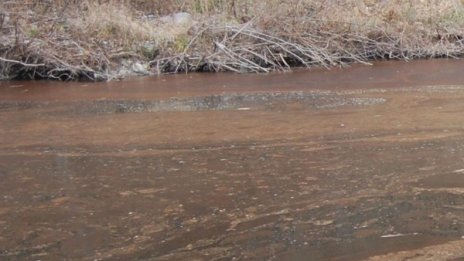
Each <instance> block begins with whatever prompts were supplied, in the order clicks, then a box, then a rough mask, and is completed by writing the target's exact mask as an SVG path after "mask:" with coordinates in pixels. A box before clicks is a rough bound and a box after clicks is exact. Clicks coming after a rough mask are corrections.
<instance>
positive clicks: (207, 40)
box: [0, 0, 464, 80]
mask: <svg viewBox="0 0 464 261" xmlns="http://www.w3.org/2000/svg"><path fill="white" fill-rule="evenodd" d="M181 11H182V12H188V13H190V14H191V15H192V20H191V21H189V22H188V23H186V24H185V23H183V24H177V23H175V22H174V20H172V19H171V20H170V19H168V18H169V17H168V16H167V15H169V14H172V13H175V12H181ZM463 29H464V7H463V3H462V2H461V1H460V0H449V1H438V0H409V1H400V0H364V1H357V0H322V1H316V0H283V1H277V0H269V1H256V0H217V1H212V0H184V1H181V0H176V1H168V2H167V4H166V1H161V0H152V1H149V0H106V1H104V0H102V1H98V2H96V1H77V0H76V1H64V0H57V1H50V0H17V1H12V0H11V1H4V2H2V3H0V31H1V35H0V79H11V78H31V79H36V78H46V79H61V80H71V79H87V80H109V79H113V78H118V77H121V76H124V75H125V74H128V73H130V72H131V68H132V67H131V65H132V64H134V63H139V64H141V65H142V66H143V67H145V69H147V70H148V71H150V72H152V73H172V72H186V71H234V72H269V71H272V70H287V69H289V68H291V67H294V66H307V67H311V66H326V67H330V66H340V65H343V64H347V63H352V62H358V63H366V64H367V63H369V62H370V61H372V60H376V59H401V60H410V59H418V58H435V57H460V56H462V55H463V54H464V38H463V37H464V30H463ZM121 68H125V70H122V69H121Z"/></svg>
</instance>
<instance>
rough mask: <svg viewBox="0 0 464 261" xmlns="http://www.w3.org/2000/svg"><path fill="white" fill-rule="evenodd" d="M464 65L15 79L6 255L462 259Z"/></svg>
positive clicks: (4, 131)
mask: <svg viewBox="0 0 464 261" xmlns="http://www.w3.org/2000/svg"><path fill="white" fill-rule="evenodd" d="M463 65H464V63H463V62H461V61H445V60H441V61H440V60H435V61H426V62H424V61H422V62H413V63H381V64H377V65H375V66H373V67H353V68H350V69H347V70H332V71H312V72H308V71H300V72H294V73H288V74H272V75H244V76H237V75H232V74H225V75H186V76H180V75H177V76H167V77H163V78H155V79H151V78H146V79H134V80H127V81H123V82H113V83H96V84H83V83H71V84H63V83H56V82H55V83H49V82H2V83H0V122H1V125H0V259H2V260H62V259H79V260H135V259H137V260H192V259H196V260H234V259H235V260H244V259H254V260H389V261H390V260H453V259H454V260H459V258H463V257H464V254H463V253H464V240H462V236H463V235H464V215H463V214H464V213H463V211H464V179H463V177H462V175H464V174H463V173H464V170H463V169H464V145H463V144H464V129H463V122H464V114H463V112H464V103H463V102H462V100H463V99H464V75H463V74H462V73H461V71H462V66H463Z"/></svg>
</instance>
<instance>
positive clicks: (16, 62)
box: [0, 57, 45, 67]
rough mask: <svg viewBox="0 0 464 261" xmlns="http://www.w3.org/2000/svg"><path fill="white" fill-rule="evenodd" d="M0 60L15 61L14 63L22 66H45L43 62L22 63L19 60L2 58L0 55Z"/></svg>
mask: <svg viewBox="0 0 464 261" xmlns="http://www.w3.org/2000/svg"><path fill="white" fill-rule="evenodd" d="M0 61H2V62H7V63H15V64H20V65H22V66H24V67H40V66H45V64H43V63H37V64H30V63H23V62H21V61H17V60H10V59H6V58H3V57H0Z"/></svg>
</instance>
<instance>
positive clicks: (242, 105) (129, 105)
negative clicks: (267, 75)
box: [0, 91, 386, 114]
mask: <svg viewBox="0 0 464 261" xmlns="http://www.w3.org/2000/svg"><path fill="white" fill-rule="evenodd" d="M385 101H386V100H385V99H384V98H360V97H354V98H353V97H346V96H343V95H338V94H336V93H332V92H311V93H307V92H302V91H300V92H268V93H247V94H229V95H210V96H202V97H189V98H171V99H168V100H154V101H143V100H142V101H133V100H120V101H117V100H97V101H81V102H73V103H67V104H65V107H66V109H68V110H71V111H73V112H74V113H78V114H80V113H125V112H162V111H180V112H181V111H204V110H248V109H251V108H255V109H256V108H268V109H275V108H276V107H278V108H282V107H285V106H287V105H289V104H291V105H295V104H298V105H300V106H302V107H307V108H313V109H322V108H336V107H342V106H363V105H375V104H381V103H384V102H385ZM58 104H59V102H58ZM49 105H50V102H34V101H0V110H24V109H34V108H47V107H49Z"/></svg>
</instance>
